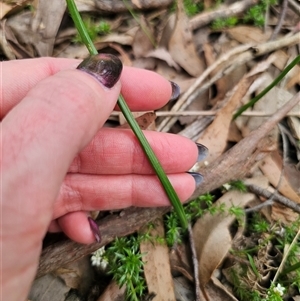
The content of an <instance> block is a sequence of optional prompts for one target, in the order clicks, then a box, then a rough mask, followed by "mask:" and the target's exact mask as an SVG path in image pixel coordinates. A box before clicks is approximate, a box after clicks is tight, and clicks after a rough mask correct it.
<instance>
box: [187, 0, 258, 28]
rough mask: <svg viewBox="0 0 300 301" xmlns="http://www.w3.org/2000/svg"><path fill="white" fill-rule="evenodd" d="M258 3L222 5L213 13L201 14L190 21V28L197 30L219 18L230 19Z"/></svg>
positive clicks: (249, 1) (254, 1)
mask: <svg viewBox="0 0 300 301" xmlns="http://www.w3.org/2000/svg"><path fill="white" fill-rule="evenodd" d="M257 3H258V0H244V1H236V2H235V3H233V4H231V5H220V6H218V7H217V8H216V9H215V10H213V11H208V12H204V13H201V14H199V15H197V16H195V17H193V18H192V19H191V20H190V28H191V29H192V30H196V29H198V28H200V27H203V26H205V25H207V24H209V23H210V22H212V21H214V20H215V19H217V18H228V17H231V16H236V15H238V14H240V13H242V12H244V11H245V10H246V9H247V8H249V7H250V6H253V5H255V4H257Z"/></svg>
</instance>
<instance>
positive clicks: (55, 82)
mask: <svg viewBox="0 0 300 301" xmlns="http://www.w3.org/2000/svg"><path fill="white" fill-rule="evenodd" d="M91 62H92V64H91ZM80 66H81V67H80V68H81V69H82V67H84V71H86V72H88V73H90V74H92V75H94V78H93V77H92V76H90V74H87V73H86V72H82V71H81V70H67V71H61V72H59V73H57V74H55V75H54V76H52V77H48V78H47V79H45V80H43V81H41V82H40V83H39V84H37V85H36V86H35V87H34V88H33V89H32V90H30V92H29V93H28V94H27V95H26V97H25V98H24V99H23V100H22V101H21V102H20V103H19V104H18V105H17V106H15V107H14V108H13V109H12V110H11V111H10V112H9V113H8V114H7V115H6V116H5V118H4V119H3V121H2V171H3V173H2V175H3V176H2V188H3V190H2V200H3V202H2V204H1V205H2V208H1V210H2V221H1V224H2V225H1V226H2V233H3V235H2V236H1V239H2V243H3V244H2V245H3V250H2V255H3V258H4V260H3V266H2V271H3V275H4V279H3V280H4V281H3V285H4V286H3V288H4V291H5V292H6V293H7V294H6V293H4V295H7V296H11V297H12V298H11V299H10V300H21V299H23V298H24V297H25V296H26V290H28V287H29V285H30V281H31V280H32V279H33V277H34V274H35V270H36V267H37V263H38V256H39V252H40V249H41V244H42V238H43V236H44V235H45V233H46V231H47V228H48V225H49V223H50V221H51V218H52V210H53V202H54V200H55V199H56V197H57V195H58V192H59V189H60V185H61V183H62V182H63V179H64V177H65V175H66V173H67V170H68V168H69V166H70V164H71V162H72V160H73V158H74V157H75V156H76V155H77V154H78V153H79V152H80V151H81V150H82V148H84V147H85V146H86V145H87V144H88V143H89V142H90V141H91V139H92V138H93V136H94V135H95V134H96V132H97V131H98V129H99V128H100V127H101V126H102V125H103V123H104V122H105V120H106V119H107V117H108V116H109V114H110V112H111V111H112V110H113V108H114V106H115V104H116V101H117V98H118V95H119V93H120V88H121V85H120V82H119V81H118V79H119V77H120V73H121V70H122V64H121V62H120V60H119V59H117V58H116V57H114V56H110V55H97V56H94V57H93V58H92V60H91V59H88V60H87V61H84V62H83V63H82V64H81V65H80ZM95 72H96V75H95ZM99 82H100V83H99ZM20 258H22V260H20ZM20 278H22V279H20ZM16 279H20V281H16ZM20 283H23V284H24V286H23V288H24V289H23V290H22V289H21V288H20V287H19V284H20Z"/></svg>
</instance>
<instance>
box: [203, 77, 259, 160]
mask: <svg viewBox="0 0 300 301" xmlns="http://www.w3.org/2000/svg"><path fill="white" fill-rule="evenodd" d="M252 81H253V78H247V77H244V78H243V79H242V80H241V81H240V82H239V84H238V85H237V87H236V89H235V91H234V93H233V95H232V96H231V97H230V99H229V100H228V102H227V104H226V105H225V106H224V107H223V108H222V109H220V110H219V112H218V113H217V114H216V116H215V119H214V121H213V122H212V123H211V124H210V125H209V126H208V127H207V129H206V130H205V132H204V134H203V135H202V136H201V138H200V139H198V141H197V142H198V143H202V144H203V145H205V146H206V147H208V149H209V156H208V158H207V159H206V160H207V161H208V162H211V161H213V160H214V159H215V158H216V157H218V156H219V155H221V154H222V153H223V151H224V150H225V148H226V145H227V137H228V133H229V129H230V123H231V119H232V115H233V112H234V111H235V110H236V109H237V107H238V106H239V104H240V99H242V98H243V96H244V95H245V94H246V92H247V91H248V89H249V87H250V85H251V83H252Z"/></svg>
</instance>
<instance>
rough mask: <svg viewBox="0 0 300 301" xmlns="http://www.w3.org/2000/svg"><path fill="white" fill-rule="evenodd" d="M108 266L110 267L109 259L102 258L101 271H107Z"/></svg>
mask: <svg viewBox="0 0 300 301" xmlns="http://www.w3.org/2000/svg"><path fill="white" fill-rule="evenodd" d="M107 266H108V260H107V258H105V257H103V258H102V261H101V263H100V269H101V270H102V271H105V270H106V268H107Z"/></svg>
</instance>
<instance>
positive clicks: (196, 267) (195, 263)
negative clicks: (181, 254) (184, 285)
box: [188, 223, 201, 301]
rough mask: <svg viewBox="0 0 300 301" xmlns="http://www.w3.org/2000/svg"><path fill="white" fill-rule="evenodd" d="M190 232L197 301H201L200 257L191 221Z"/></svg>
mask: <svg viewBox="0 0 300 301" xmlns="http://www.w3.org/2000/svg"><path fill="white" fill-rule="evenodd" d="M188 233H189V240H190V246H191V251H192V260H193V267H194V281H195V294H196V301H201V292H200V281H199V262H198V258H197V253H196V247H195V241H194V236H193V230H192V227H191V223H189V224H188Z"/></svg>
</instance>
